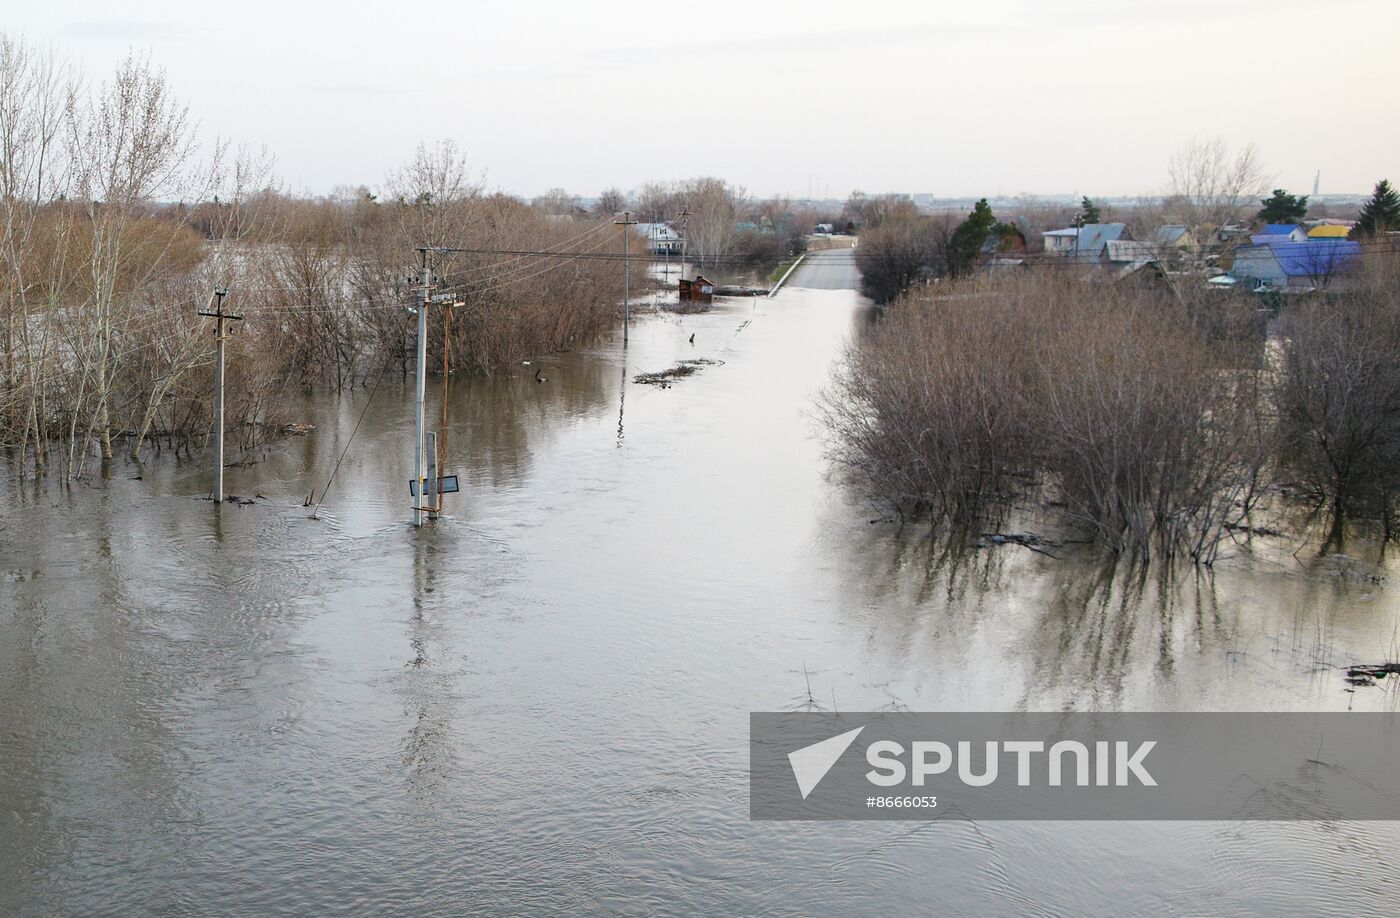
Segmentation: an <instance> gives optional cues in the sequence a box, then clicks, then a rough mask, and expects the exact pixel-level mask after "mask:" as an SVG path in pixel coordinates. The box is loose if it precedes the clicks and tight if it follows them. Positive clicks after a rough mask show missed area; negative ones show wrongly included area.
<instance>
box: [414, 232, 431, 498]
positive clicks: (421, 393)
mask: <svg viewBox="0 0 1400 918" xmlns="http://www.w3.org/2000/svg"><path fill="white" fill-rule="evenodd" d="M418 251H419V252H420V253H421V254H422V256H423V265H422V268H420V269H419V272H418V285H419V287H420V288H421V293H422V296H421V297H420V298H419V300H418V392H417V405H416V409H415V412H414V416H413V432H414V433H413V480H414V482H415V486H414V491H415V494H414V497H413V525H415V526H422V525H423V510H424V508H425V507H426V500H427V494H426V493H425V492H426V491H427V488H426V487H425V484H426V483H425V481H424V478H423V400H424V397H425V395H426V394H427V386H428V297H429V296H430V294H431V291H432V282H433V278H432V271H431V269H429V267H428V250H427V249H426V248H422V249H419V250H418Z"/></svg>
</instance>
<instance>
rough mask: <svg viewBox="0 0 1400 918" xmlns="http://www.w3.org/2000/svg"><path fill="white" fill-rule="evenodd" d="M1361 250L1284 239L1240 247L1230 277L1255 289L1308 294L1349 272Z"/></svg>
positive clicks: (1326, 242)
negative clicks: (1313, 289)
mask: <svg viewBox="0 0 1400 918" xmlns="http://www.w3.org/2000/svg"><path fill="white" fill-rule="evenodd" d="M1360 256H1361V246H1360V245H1359V244H1358V243H1355V242H1348V241H1346V240H1325V239H1324V240H1311V241H1308V242H1293V241H1291V240H1289V239H1288V238H1287V237H1286V236H1284V237H1276V238H1275V240H1274V241H1272V242H1266V243H1263V244H1256V245H1246V246H1241V247H1240V248H1239V249H1238V250H1237V251H1236V252H1235V263H1234V268H1233V269H1232V270H1231V272H1230V273H1231V274H1232V275H1233V276H1234V277H1235V278H1236V279H1237V280H1239V281H1242V282H1247V283H1249V284H1250V285H1251V286H1252V287H1254V288H1255V289H1261V288H1276V289H1293V290H1299V289H1302V290H1307V289H1312V288H1315V287H1326V286H1329V285H1330V284H1331V283H1332V282H1333V281H1334V280H1335V279H1336V278H1337V277H1338V276H1341V275H1344V274H1346V273H1347V272H1348V271H1350V270H1351V268H1352V266H1353V265H1354V264H1355V263H1356V261H1357V259H1358V258H1360Z"/></svg>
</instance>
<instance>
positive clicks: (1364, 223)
mask: <svg viewBox="0 0 1400 918" xmlns="http://www.w3.org/2000/svg"><path fill="white" fill-rule="evenodd" d="M1396 231H1400V192H1397V191H1396V190H1395V189H1394V188H1392V187H1391V185H1390V182H1388V181H1386V180H1385V179H1381V180H1380V181H1379V182H1377V183H1376V190H1375V191H1374V192H1372V194H1371V200H1369V201H1367V202H1366V204H1365V206H1363V207H1362V208H1361V218H1360V219H1359V220H1357V221H1356V226H1354V227H1352V230H1351V235H1352V237H1353V238H1356V237H1360V236H1384V235H1385V234H1386V233H1387V232H1396Z"/></svg>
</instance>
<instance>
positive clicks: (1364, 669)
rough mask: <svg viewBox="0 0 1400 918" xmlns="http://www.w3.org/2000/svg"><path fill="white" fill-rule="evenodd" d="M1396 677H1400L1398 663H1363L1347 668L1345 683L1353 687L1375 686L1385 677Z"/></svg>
mask: <svg viewBox="0 0 1400 918" xmlns="http://www.w3.org/2000/svg"><path fill="white" fill-rule="evenodd" d="M1396 675H1400V663H1365V664H1361V665H1359V666H1348V667H1347V675H1346V682H1347V685H1354V686H1361V685H1375V684H1376V682H1377V681H1379V680H1381V679H1384V678H1385V677H1386V676H1396Z"/></svg>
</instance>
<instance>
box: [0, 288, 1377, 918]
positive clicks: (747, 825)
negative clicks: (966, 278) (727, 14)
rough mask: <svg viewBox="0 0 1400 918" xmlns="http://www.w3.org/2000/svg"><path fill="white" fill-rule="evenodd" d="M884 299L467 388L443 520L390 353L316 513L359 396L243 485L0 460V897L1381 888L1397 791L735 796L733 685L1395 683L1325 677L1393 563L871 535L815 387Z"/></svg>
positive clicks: (762, 705)
mask: <svg viewBox="0 0 1400 918" xmlns="http://www.w3.org/2000/svg"><path fill="white" fill-rule="evenodd" d="M797 281H798V282H799V283H800V282H801V275H800V274H799V275H798V277H797ZM822 283H825V281H823V282H822ZM867 310H868V307H867V306H866V305H865V304H864V303H863V302H862V301H860V300H859V298H858V297H857V296H856V295H855V294H854V293H853V292H851V291H849V290H818V289H802V288H797V287H794V288H791V289H789V290H787V291H785V292H784V293H782V294H781V295H780V296H779V297H777V298H776V299H774V300H771V301H770V300H757V301H749V300H743V301H730V302H726V303H724V304H721V305H719V306H717V307H716V308H715V309H714V310H713V311H712V312H710V313H708V314H703V315H688V316H670V315H660V316H652V317H648V318H646V319H644V320H642V321H640V322H638V323H637V324H636V326H635V327H634V329H633V332H632V337H631V345H630V347H629V349H628V351H627V354H626V356H625V358H624V355H623V352H622V350H621V340H620V336H619V337H618V339H617V340H614V341H608V342H602V343H600V344H598V345H597V346H594V347H591V348H588V349H585V350H582V351H579V352H577V353H572V354H567V355H559V356H551V357H544V358H541V359H540V360H538V361H536V362H535V363H534V364H533V365H532V366H529V367H520V368H518V371H517V372H514V373H512V374H510V375H507V376H502V377H498V378H495V379H490V380H485V379H471V380H459V381H457V382H456V383H454V391H453V397H452V400H451V435H450V436H451V439H450V442H449V453H450V462H449V465H450V468H449V471H451V472H456V473H458V474H459V475H460V476H461V482H462V492H461V493H460V494H457V495H453V496H451V497H450V498H449V501H450V503H449V507H448V511H449V512H448V515H447V516H446V517H445V518H443V519H441V520H439V521H437V522H436V523H435V524H433V525H432V526H430V527H429V528H426V529H424V530H422V531H414V530H413V529H412V528H411V527H410V526H409V525H408V520H409V498H408V494H407V479H408V477H409V476H410V474H411V471H410V469H411V464H412V439H411V438H412V412H411V397H412V396H411V387H409V386H403V385H400V384H399V382H398V381H397V380H391V381H386V382H385V384H384V386H383V388H382V389H381V390H380V391H379V393H378V395H377V397H376V398H375V400H374V403H373V404H372V405H371V407H370V409H369V411H368V414H367V415H366V417H365V420H364V423H363V426H362V427H361V428H360V431H359V433H358V435H357V436H356V438H355V441H354V443H353V445H352V447H351V449H350V451H349V453H348V456H347V458H346V460H345V464H344V466H343V467H342V469H341V471H340V475H339V478H338V479H337V481H336V483H335V486H334V488H333V489H332V490H331V493H330V497H329V499H328V500H327V503H326V506H325V508H324V509H323V510H322V512H321V519H320V520H319V521H315V520H311V519H308V511H307V510H306V509H304V508H302V507H301V506H300V504H301V501H302V500H303V498H304V497H305V496H306V494H307V493H308V492H309V491H310V490H312V488H313V487H315V488H317V489H318V490H319V489H320V487H321V486H322V485H323V484H324V482H325V478H326V475H327V474H328V473H329V471H330V468H331V466H332V465H333V464H334V462H335V458H336V457H337V456H338V455H339V454H340V451H341V450H342V448H343V447H344V446H345V443H346V438H347V437H348V436H349V434H350V430H351V428H352V427H353V426H354V424H355V421H356V418H357V417H358V416H359V413H360V411H361V409H362V408H363V407H364V405H365V399H366V397H367V393H366V392H365V391H363V390H360V391H357V392H354V393H348V394H346V395H343V396H339V397H336V396H333V395H320V396H316V397H314V398H311V399H310V400H308V401H307V402H306V403H305V406H304V408H303V409H302V410H303V411H304V415H305V417H304V418H303V419H304V420H305V421H306V422H308V423H311V424H314V425H316V430H315V431H314V433H311V434H309V435H307V436H303V437H291V438H287V439H284V440H281V441H279V442H277V443H275V444H274V445H272V446H271V447H270V448H268V449H267V450H265V451H260V452H258V453H257V454H255V455H254V456H253V457H252V458H254V459H256V460H257V462H256V463H255V464H252V465H249V466H246V467H240V468H234V469H230V470H229V473H228V485H227V486H228V489H229V490H230V491H231V492H233V493H236V494H239V495H245V496H250V497H251V496H253V495H262V497H260V498H257V499H255V502H254V503H253V504H252V505H234V504H228V505H224V506H220V507H215V506H212V505H211V504H210V503H208V502H206V501H203V500H201V497H202V496H203V495H204V494H205V493H207V490H208V487H209V478H210V476H209V474H208V470H207V469H206V468H205V467H204V463H203V462H202V461H199V460H197V461H196V462H193V463H190V462H175V461H171V460H169V459H168V458H165V459H161V460H159V461H154V462H149V463H147V464H146V465H145V467H144V468H143V469H139V470H138V468H137V467H136V466H131V465H122V466H119V467H118V468H117V469H116V470H115V472H114V474H113V476H112V477H111V478H110V479H108V480H101V479H97V478H94V479H91V480H85V481H82V482H79V483H77V484H74V485H73V486H72V487H69V488H62V487H59V486H57V485H49V486H45V487H42V488H38V489H36V488H35V486H34V485H33V484H32V483H21V482H20V481H19V480H18V479H17V478H16V477H14V475H13V474H10V475H8V476H7V477H6V478H5V480H4V481H3V482H0V914H7V915H8V914H34V915H39V914H101V913H112V914H160V913H172V914H180V913H191V914H240V915H250V914H268V913H282V914H338V913H363V912H371V911H373V912H376V913H381V914H425V913H442V914H452V913H461V912H475V911H493V912H509V913H527V912H552V913H598V912H604V913H626V914H643V913H657V912H665V913H687V914H874V913H881V914H902V913H910V912H924V913H935V912H936V913H946V914H991V915H999V914H1005V915H1020V914H1045V915H1052V914H1053V915H1077V914H1123V915H1127V914H1222V915H1223V914H1260V915H1279V914H1318V913H1325V912H1336V913H1338V914H1365V913H1370V914H1395V913H1396V909H1397V907H1400V906H1397V905H1396V902H1397V896H1400V869H1397V855H1396V842H1397V840H1400V830H1397V828H1396V827H1395V826H1394V825H1393V824H1376V825H1366V826H1361V825H1349V824H1327V823H1296V824H1283V823H1253V824H1245V823H1229V822H1220V823H1185V824H1181V823H1178V824H1160V823H1114V824H1108V823H1084V824H1065V823H1057V824H1051V823H992V824H972V823H966V822H959V823H953V822H948V823H937V822H935V823H870V824H867V823H811V824H763V823H751V822H750V821H749V820H748V779H747V772H746V768H747V757H748V753H747V730H748V712H749V711H751V710H785V709H801V708H804V707H813V706H816V707H821V708H823V709H829V708H831V707H832V706H836V707H838V708H840V709H842V710H871V709H879V708H892V709H903V708H908V709H913V710H1004V709H1025V710H1061V709H1069V708H1074V709H1086V710H1093V709H1105V710H1108V709H1112V710H1119V709H1124V710H1295V709H1297V710H1345V709H1348V708H1354V709H1357V710H1390V709H1392V708H1393V707H1394V706H1395V700H1396V699H1395V693H1394V692H1393V691H1388V690H1387V689H1385V688H1383V687H1375V688H1370V689H1361V690H1358V691H1356V692H1347V691H1345V689H1346V688H1347V686H1346V685H1345V683H1344V682H1343V680H1342V678H1341V674H1340V673H1339V672H1338V671H1337V669H1336V668H1335V667H1336V666H1338V665H1340V664H1344V663H1347V662H1351V661H1354V660H1367V661H1375V660H1376V659H1377V658H1383V657H1385V656H1387V654H1388V653H1391V652H1392V651H1393V648H1394V646H1395V632H1396V622H1397V615H1396V609H1397V605H1396V596H1395V591H1394V588H1393V586H1391V585H1390V584H1389V583H1387V582H1384V581H1383V580H1382V581H1381V582H1377V580H1376V579H1375V577H1376V576H1381V577H1383V576H1384V574H1385V568H1384V567H1381V568H1376V567H1375V566H1374V565H1373V564H1369V563H1366V562H1364V561H1361V560H1357V561H1354V562H1353V561H1351V560H1348V559H1332V560H1331V561H1323V562H1316V563H1302V562H1300V561H1298V560H1296V559H1294V558H1293V557H1292V555H1291V550H1292V546H1283V545H1279V546H1274V547H1272V548H1270V547H1269V546H1261V547H1258V548H1256V549H1255V550H1246V549H1245V548H1243V547H1240V548H1236V549H1232V550H1231V551H1229V552H1227V558H1226V559H1225V560H1224V561H1223V562H1222V563H1221V564H1220V566H1219V570H1218V571H1217V572H1216V573H1215V574H1214V575H1213V576H1211V577H1202V576H1197V575H1195V574H1193V573H1192V572H1190V571H1183V572H1177V573H1175V574H1168V575H1162V576H1160V577H1158V576H1154V577H1151V578H1149V579H1148V580H1147V582H1146V583H1145V584H1144V585H1143V586H1142V587H1141V588H1140V589H1139V588H1132V587H1130V586H1127V585H1125V582H1124V581H1123V580H1122V579H1121V578H1115V577H1114V576H1113V575H1112V573H1108V574H1105V573H1104V572H1103V571H1102V570H1101V569H1100V568H1098V567H1096V566H1093V565H1090V564H1088V563H1087V562H1079V561H1074V560H1060V561H1056V560H1053V559H1050V558H1046V557H1044V556H1041V555H1037V554H1035V553H1033V552H1031V551H1028V550H1026V549H1024V548H1020V547H1016V546H1011V545H1008V546H1001V547H995V548H989V549H986V550H982V551H977V552H973V553H971V554H966V555H958V556H954V557H944V556H940V555H939V554H938V553H937V552H931V551H930V550H929V549H928V547H927V546H926V545H925V544H924V543H923V542H922V540H920V539H919V538H918V537H917V534H911V533H909V532H905V533H902V534H901V533H896V532H895V531H894V527H893V526H890V525H887V524H871V523H870V519H871V518H872V516H873V515H874V514H873V513H872V512H871V511H870V510H869V509H868V508H865V507H862V506H861V505H860V504H858V503H855V502H853V501H852V500H851V499H849V498H848V497H847V496H846V495H845V494H843V492H842V491H841V489H840V488H838V487H837V486H835V485H833V484H832V483H831V482H829V481H828V480H827V478H826V477H825V474H824V466H823V462H822V445H821V442H820V439H819V436H818V431H817V429H816V426H815V424H814V422H813V421H812V418H811V405H812V397H813V395H814V394H815V393H816V391H817V390H818V389H819V388H820V387H821V386H822V384H823V382H824V379H825V377H826V374H827V372H828V369H829V367H830V365H831V362H832V360H833V359H834V358H835V356H836V355H837V353H838V350H839V348H840V347H841V345H842V343H843V341H845V340H846V339H847V338H848V337H849V336H850V334H851V333H852V331H853V330H854V329H856V328H858V327H859V325H860V324H861V323H863V322H866V321H869V316H868V313H867ZM691 334H694V336H695V340H694V344H691V343H689V340H688V339H689V336H690V335H691ZM688 358H708V359H712V360H715V361H722V363H718V364H716V365H712V366H706V367H704V368H703V369H702V370H701V371H700V372H698V373H696V374H695V375H693V376H690V377H688V378H684V379H681V380H679V381H677V382H676V383H675V384H674V385H672V386H671V387H670V388H665V389H663V388H659V387H655V386H644V385H637V384H634V383H632V382H630V377H631V376H632V375H634V374H636V373H638V372H645V371H655V370H663V369H666V368H667V367H669V366H671V365H672V364H673V363H674V362H676V361H677V360H680V359H688ZM536 367H542V368H543V374H542V375H544V376H546V377H547V379H548V381H547V382H545V383H537V382H535V380H534V378H533V373H534V370H535V369H536ZM432 388H433V387H431V386H430V391H431V389H432ZM138 471H139V472H143V473H144V474H143V475H142V477H141V479H140V480H136V475H137V474H138ZM809 685H810V694H809V692H808V686H809Z"/></svg>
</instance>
